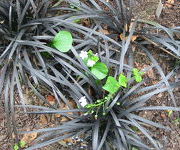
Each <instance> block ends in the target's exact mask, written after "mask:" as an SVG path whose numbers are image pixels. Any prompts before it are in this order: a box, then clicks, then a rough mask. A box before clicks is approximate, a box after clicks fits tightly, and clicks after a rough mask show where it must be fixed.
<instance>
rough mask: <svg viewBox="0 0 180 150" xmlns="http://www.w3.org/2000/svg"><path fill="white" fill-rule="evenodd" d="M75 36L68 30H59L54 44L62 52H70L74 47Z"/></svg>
mask: <svg viewBox="0 0 180 150" xmlns="http://www.w3.org/2000/svg"><path fill="white" fill-rule="evenodd" d="M72 43H73V38H72V35H71V33H70V32H68V31H59V33H58V34H56V36H55V37H54V39H53V41H52V45H53V46H54V47H55V48H57V49H58V50H59V51H61V52H68V51H69V50H70V49H71V48H72Z"/></svg>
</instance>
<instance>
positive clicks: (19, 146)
mask: <svg viewBox="0 0 180 150" xmlns="http://www.w3.org/2000/svg"><path fill="white" fill-rule="evenodd" d="M26 144H27V143H26V142H25V141H20V142H19V143H18V144H15V145H14V147H13V150H19V149H20V148H24V147H25V146H26Z"/></svg>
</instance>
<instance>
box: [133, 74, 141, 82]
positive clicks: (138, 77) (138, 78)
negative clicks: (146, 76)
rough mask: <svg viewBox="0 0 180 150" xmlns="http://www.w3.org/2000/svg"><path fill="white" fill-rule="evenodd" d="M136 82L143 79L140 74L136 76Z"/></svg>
mask: <svg viewBox="0 0 180 150" xmlns="http://www.w3.org/2000/svg"><path fill="white" fill-rule="evenodd" d="M134 78H135V80H136V82H141V81H142V77H141V76H140V75H138V76H134Z"/></svg>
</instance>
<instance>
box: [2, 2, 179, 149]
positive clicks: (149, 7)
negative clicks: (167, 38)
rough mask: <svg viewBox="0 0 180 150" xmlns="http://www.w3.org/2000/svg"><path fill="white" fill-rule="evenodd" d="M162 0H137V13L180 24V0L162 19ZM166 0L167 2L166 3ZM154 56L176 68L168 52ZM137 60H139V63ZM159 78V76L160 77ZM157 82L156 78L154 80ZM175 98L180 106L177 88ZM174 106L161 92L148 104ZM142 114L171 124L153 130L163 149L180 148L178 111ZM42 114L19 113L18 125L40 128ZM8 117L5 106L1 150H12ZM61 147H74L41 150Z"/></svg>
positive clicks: (171, 24) (170, 24)
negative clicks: (167, 128)
mask: <svg viewBox="0 0 180 150" xmlns="http://www.w3.org/2000/svg"><path fill="white" fill-rule="evenodd" d="M158 2H159V0H136V2H134V4H135V5H136V7H135V8H134V12H135V14H136V15H140V17H141V18H144V19H149V20H155V21H157V22H159V23H161V24H162V25H165V26H167V27H174V26H178V25H180V2H178V1H175V3H174V4H173V5H172V6H171V7H167V6H166V7H165V8H164V9H163V11H162V14H161V16H160V18H158V19H157V18H156V17H155V10H156V8H157V4H158ZM165 2H166V1H164V3H165ZM154 56H155V57H156V59H158V61H159V63H160V64H161V66H162V68H163V70H164V71H165V72H166V73H168V72H169V71H170V70H171V69H172V68H173V67H174V60H173V59H172V58H171V57H167V55H166V54H165V53H162V52H159V51H154ZM136 57H137V58H138V60H143V58H144V56H143V53H141V52H140V53H137V56H136ZM138 60H137V62H138ZM142 64H144V65H146V61H143V62H141V61H139V62H138V64H137V67H143V66H142ZM156 77H157V76H156V72H153V73H152V78H156ZM157 78H158V77H157ZM151 82H152V83H153V82H156V79H154V80H152V81H151ZM175 96H176V97H175V98H176V100H177V102H178V103H179V105H180V89H176V90H175ZM151 104H153V105H172V102H171V101H170V97H169V96H168V94H167V93H165V94H158V95H157V97H154V98H152V101H151V102H150V103H149V105H151ZM141 115H142V116H144V117H146V118H148V119H152V120H153V121H156V122H160V123H162V124H164V125H168V126H170V128H171V129H172V131H163V130H159V129H156V128H153V129H151V131H152V133H153V134H154V137H155V138H156V139H158V140H160V142H161V144H162V147H163V148H162V149H163V150H179V149H180V127H179V126H180V124H179V122H176V121H175V120H176V119H177V117H178V114H176V113H173V114H172V115H171V116H168V112H156V111H153V112H149V111H148V112H143V113H142V114H141ZM39 122H40V117H39V116H26V115H24V114H18V115H17V125H18V128H21V129H22V128H29V129H35V128H36V127H39V125H40V124H39ZM6 133H7V128H6V120H5V114H4V109H3V107H0V150H11V148H10V146H11V142H12V141H11V140H10V139H9V138H8V137H7V136H6ZM62 149H68V150H70V149H74V147H72V148H65V147H62V145H61V144H59V143H56V144H53V145H50V146H47V147H45V148H42V150H62Z"/></svg>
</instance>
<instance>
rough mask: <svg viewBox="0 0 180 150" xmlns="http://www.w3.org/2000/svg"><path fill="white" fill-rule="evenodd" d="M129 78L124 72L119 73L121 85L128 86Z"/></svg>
mask: <svg viewBox="0 0 180 150" xmlns="http://www.w3.org/2000/svg"><path fill="white" fill-rule="evenodd" d="M127 83H128V79H127V77H126V76H125V75H123V74H122V73H121V74H120V75H119V84H120V86H123V87H127Z"/></svg>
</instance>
